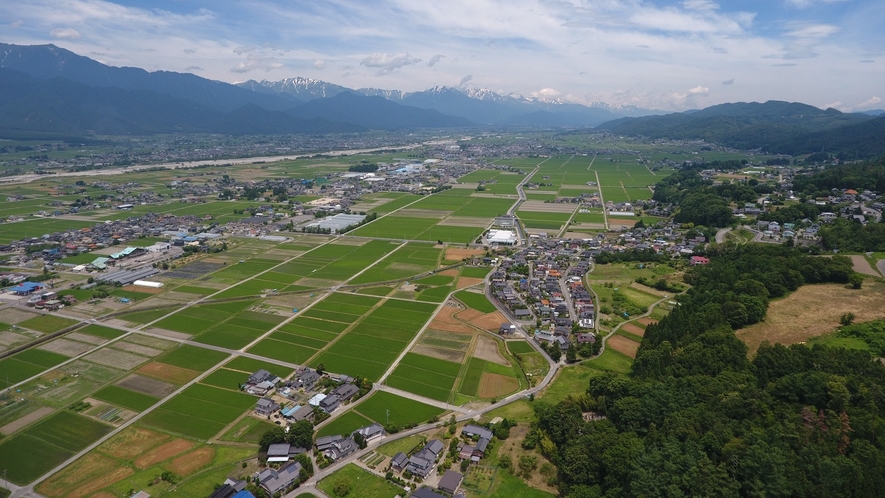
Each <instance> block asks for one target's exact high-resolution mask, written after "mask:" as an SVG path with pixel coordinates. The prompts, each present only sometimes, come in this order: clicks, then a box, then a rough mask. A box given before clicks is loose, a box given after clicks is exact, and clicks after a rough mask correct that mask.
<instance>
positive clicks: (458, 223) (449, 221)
mask: <svg viewBox="0 0 885 498" xmlns="http://www.w3.org/2000/svg"><path fill="white" fill-rule="evenodd" d="M439 225H440V226H450V227H471V228H486V227H488V226H489V221H488V220H487V219H486V218H472V217H470V216H449V217H448V218H445V219H443V220H442V221H440V222H439Z"/></svg>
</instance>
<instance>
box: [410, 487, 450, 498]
mask: <svg viewBox="0 0 885 498" xmlns="http://www.w3.org/2000/svg"><path fill="white" fill-rule="evenodd" d="M409 498H448V497H447V496H446V495H441V494H439V493H437V492H436V491H434V490H432V489H430V488H419V489H416V490H415V492H414V493H412V494H411V495H409Z"/></svg>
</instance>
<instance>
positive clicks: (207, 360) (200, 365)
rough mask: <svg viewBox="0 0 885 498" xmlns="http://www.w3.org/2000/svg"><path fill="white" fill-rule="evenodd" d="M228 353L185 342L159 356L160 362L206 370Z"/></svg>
mask: <svg viewBox="0 0 885 498" xmlns="http://www.w3.org/2000/svg"><path fill="white" fill-rule="evenodd" d="M228 356H229V355H228V354H227V353H222V352H220V351H212V350H211V349H205V348H201V347H197V346H189V345H187V344H184V345H182V346H180V347H179V348H178V349H173V350H172V351H170V352H168V353H166V354H165V355H163V356H161V357H159V358H157V361H158V362H161V363H165V364H168V365H173V366H177V367H182V368H187V369H189V370H196V371H198V372H205V371H206V370H209V369H210V368H212V367H213V366H215V365H217V364H218V363H221V361H222V360H224V359H225V358H227V357H228Z"/></svg>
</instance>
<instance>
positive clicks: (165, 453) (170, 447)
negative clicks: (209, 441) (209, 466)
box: [133, 439, 196, 469]
mask: <svg viewBox="0 0 885 498" xmlns="http://www.w3.org/2000/svg"><path fill="white" fill-rule="evenodd" d="M194 444H196V443H194V442H193V441H188V440H187V439H173V440H172V441H169V442H168V443H163V444H161V445H160V446H157V447H156V448H154V449H152V450H150V451H148V452H147V453H144V454H142V455H141V456H140V457H138V458H136V459H135V462H133V463H134V464H135V466H136V467H138V468H139V469H146V468H148V467H150V466H151V465H153V464H155V463H159V462H162V461H164V460H168V459H170V458H172V457H174V456H176V455H179V454H181V453H184V452H185V451H187V450H189V449H191V448H193V447H194Z"/></svg>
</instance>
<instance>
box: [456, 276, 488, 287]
mask: <svg viewBox="0 0 885 498" xmlns="http://www.w3.org/2000/svg"><path fill="white" fill-rule="evenodd" d="M482 281H483V279H481V278H476V277H461V278H459V279H458V283H457V284H456V285H455V288H456V289H463V288H465V287H470V286H471V285H476V284H481V283H482Z"/></svg>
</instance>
